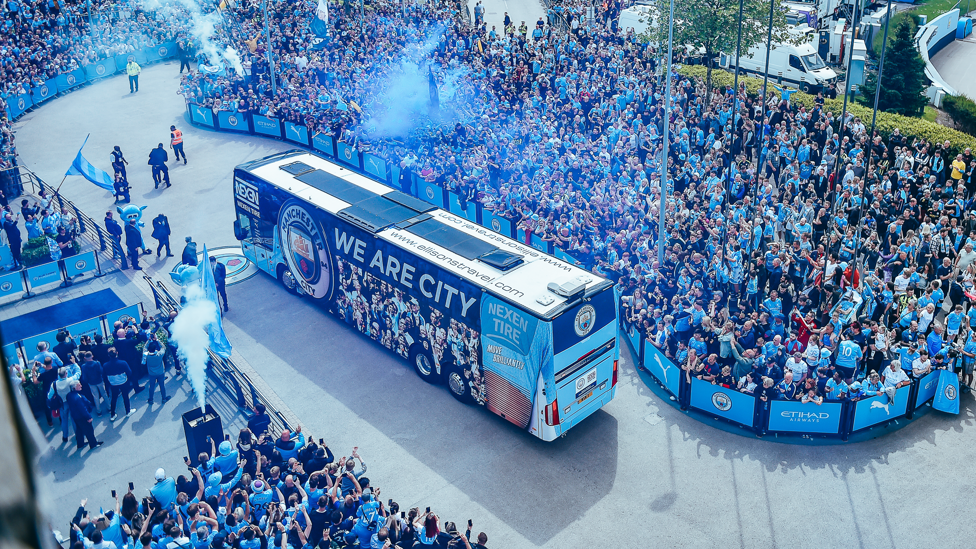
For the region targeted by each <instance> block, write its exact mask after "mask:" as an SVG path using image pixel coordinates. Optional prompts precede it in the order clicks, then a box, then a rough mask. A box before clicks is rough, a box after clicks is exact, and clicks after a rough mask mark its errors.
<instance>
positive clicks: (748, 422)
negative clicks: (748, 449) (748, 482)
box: [644, 345, 756, 427]
mask: <svg viewBox="0 0 976 549" xmlns="http://www.w3.org/2000/svg"><path fill="white" fill-rule="evenodd" d="M653 347H654V346H653V345H648V346H646V347H645V348H644V354H645V355H648V356H650V355H651V354H652V352H648V351H650V350H651V348H653ZM654 350H656V349H654ZM644 362H645V364H646V363H647V361H646V360H645V361H644ZM655 362H656V361H655ZM672 367H673V366H672ZM674 372H675V374H677V373H678V372H677V368H675V369H674ZM669 374H670V372H669ZM691 406H692V407H693V408H698V409H699V410H701V411H703V412H706V413H709V414H712V415H716V416H718V417H721V418H725V419H727V420H729V421H734V422H736V423H740V424H742V425H745V426H747V427H752V420H753V415H754V414H755V412H756V397H754V396H752V395H747V394H744V393H740V392H738V391H736V390H735V389H726V388H725V387H722V386H721V385H712V384H711V383H709V382H707V381H702V380H700V379H698V378H692V379H691Z"/></svg>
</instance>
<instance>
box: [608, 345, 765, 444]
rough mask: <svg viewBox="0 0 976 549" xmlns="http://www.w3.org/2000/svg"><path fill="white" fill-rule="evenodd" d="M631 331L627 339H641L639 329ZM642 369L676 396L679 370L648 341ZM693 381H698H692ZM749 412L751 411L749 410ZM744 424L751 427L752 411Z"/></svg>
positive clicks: (679, 381) (679, 377) (678, 386)
mask: <svg viewBox="0 0 976 549" xmlns="http://www.w3.org/2000/svg"><path fill="white" fill-rule="evenodd" d="M633 330H634V335H633V336H630V331H629V330H628V332H627V335H628V337H636V338H641V339H643V334H641V332H640V329H639V327H637V326H634V327H633ZM644 367H645V368H647V371H648V372H650V373H651V375H653V376H654V377H655V379H657V380H658V381H660V382H661V385H664V387H665V388H666V389H667V390H668V392H670V393H671V394H673V395H675V396H677V395H678V391H679V390H680V388H681V374H682V372H681V368H678V367H677V366H675V365H674V363H673V362H671V360H670V359H668V357H666V356H664V353H662V352H661V350H660V349H658V348H657V347H655V346H654V345H653V344H651V342H650V341H644ZM694 381H700V380H694ZM706 385H708V386H709V387H713V385H712V384H711V383H706ZM718 388H719V389H722V390H726V389H725V388H724V387H718ZM736 394H738V393H736ZM750 399H751V400H753V401H755V400H756V399H754V398H752V397H750ZM750 410H752V409H751V408H750ZM743 413H744V412H743ZM743 417H744V416H743ZM744 423H747V424H748V425H752V411H750V412H749V418H748V420H745V421H744Z"/></svg>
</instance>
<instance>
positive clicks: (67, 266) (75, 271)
mask: <svg viewBox="0 0 976 549" xmlns="http://www.w3.org/2000/svg"><path fill="white" fill-rule="evenodd" d="M96 268H97V265H96V264H95V252H94V251H91V252H85V253H83V254H79V255H76V256H73V257H69V258H67V259H65V260H64V272H66V273H67V274H68V276H69V277H72V276H78V275H80V274H83V273H87V272H89V271H94V270H95V269H96Z"/></svg>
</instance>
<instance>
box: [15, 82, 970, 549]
mask: <svg viewBox="0 0 976 549" xmlns="http://www.w3.org/2000/svg"><path fill="white" fill-rule="evenodd" d="M176 70H177V65H176V64H169V65H161V66H155V67H150V68H148V69H146V70H145V71H144V72H143V77H142V80H143V91H142V92H140V94H141V95H133V96H129V95H128V93H127V90H126V89H123V88H125V87H126V86H125V81H124V79H122V78H114V79H111V80H108V81H106V82H103V83H99V84H97V85H95V86H93V87H90V88H86V89H83V90H80V91H78V92H76V93H73V94H70V95H69V96H67V97H65V98H59V99H55V100H53V101H52V102H51V103H50V104H49V105H45V106H44V107H42V108H41V109H39V110H38V111H36V112H34V113H32V114H30V115H29V116H28V117H26V118H25V119H23V120H22V121H21V122H20V123H18V124H17V129H18V134H17V143H18V147H19V150H20V153H21V155H22V158H23V160H24V161H25V162H26V163H27V164H28V165H30V166H31V167H32V168H34V169H36V170H37V171H38V172H39V173H41V175H42V176H43V177H45V179H47V180H48V181H52V182H54V183H56V182H57V181H59V180H60V174H62V173H63V172H64V169H66V168H67V165H68V164H69V163H70V160H71V157H72V156H73V155H74V152H75V150H76V148H77V146H78V145H79V144H80V143H81V141H82V140H83V139H84V135H85V134H86V133H88V132H90V131H91V132H93V135H92V141H91V145H90V150H91V151H92V152H91V153H90V158H91V159H92V160H93V161H96V164H100V165H101V166H102V167H103V168H107V167H108V161H107V152H108V150H109V149H110V148H111V145H114V144H116V143H119V144H121V145H123V147H124V148H125V150H126V152H127V153H128V154H129V158H130V160H134V161H133V162H132V166H131V168H132V169H133V170H134V171H138V172H140V175H139V176H138V177H139V179H140V180H141V181H142V183H141V185H142V190H141V191H140V192H137V193H136V194H135V195H134V196H137V197H138V200H144V201H146V202H148V203H149V205H150V208H149V210H147V211H148V212H150V213H149V215H150V217H151V216H152V215H155V212H156V211H165V212H166V213H167V214H168V215H170V218H171V221H172V223H173V225H174V227H175V232H176V235H181V234H184V233H192V234H195V235H197V236H198V238H199V239H201V240H204V237H205V241H206V242H207V243H208V244H211V243H212V245H214V246H217V245H233V244H234V243H235V241H234V239H233V236H232V234H231V233H232V231H231V224H232V222H233V219H234V214H233V203H232V200H231V185H230V170H231V168H232V166H233V165H234V164H236V163H238V162H240V161H241V160H244V159H249V158H255V157H258V156H263V155H265V154H269V153H270V152H273V151H277V150H282V149H285V148H288V146H287V145H285V144H281V143H277V142H274V141H269V140H263V139H258V138H246V137H235V136H227V135H223V134H216V133H212V132H206V131H203V130H198V129H194V128H190V127H188V125H187V124H186V123H183V122H182V121H183V118H182V112H183V104H182V102H181V101H180V98H179V97H178V96H175V95H174V94H173V91H172V90H173V89H174V88H175V84H176V77H175V73H176ZM174 122H175V123H183V126H182V127H183V128H184V129H185V134H186V142H187V152H188V154H189V156H190V160H191V163H190V165H188V166H186V167H184V166H180V167H176V168H173V171H172V174H173V177H174V181H175V183H174V187H173V188H172V189H169V190H167V191H164V192H155V191H153V190H152V188H151V186H149V185H148V183H146V182H148V181H149V176H148V168H147V167H146V166H145V165H144V164H143V163H144V162H145V154H146V153H148V149H149V147H150V146H152V145H154V144H155V143H156V142H158V141H160V140H162V139H163V138H164V137H165V128H167V127H168V126H169V124H171V123H174ZM88 150H89V149H88V148H86V151H88ZM129 150H132V151H133V152H131V153H130V152H128V151H129ZM99 155H101V156H99ZM99 160H100V162H99ZM147 187H148V188H147ZM93 189H94V188H93V187H91V186H90V184H88V183H85V182H82V181H80V180H73V181H71V182H69V183H66V184H65V188H64V193H65V194H66V195H67V196H69V197H70V198H72V199H77V200H78V202H79V204H80V205H81V206H82V207H83V208H85V209H86V210H88V211H90V212H91V213H92V214H93V215H96V214H98V213H99V212H101V211H104V209H105V208H106V207H107V206H109V205H111V198H110V197H106V196H105V194H104V193H102V192H101V191H97V192H96V190H93ZM97 217H99V218H100V217H101V216H100V215H97ZM167 265H168V264H167ZM228 296H229V298H230V304H231V312H230V313H229V315H228V316H227V318H226V321H225V326H226V328H227V332H228V337H229V338H230V340H231V342H232V343H233V344H234V345H235V349H236V350H237V351H239V352H240V353H241V354H242V355H243V356H244V357H246V358H247V359H248V361H249V362H250V363H251V365H252V366H253V367H254V368H255V369H256V370H257V371H258V372H259V373H260V375H261V376H263V378H264V380H265V381H266V382H267V383H269V384H270V385H271V387H272V388H273V389H274V390H275V391H276V392H277V393H278V395H279V396H280V397H281V398H283V399H284V401H285V402H286V403H287V404H288V405H289V406H290V407H291V409H292V411H294V412H295V413H296V414H297V415H298V417H299V418H301V420H302V421H303V423H304V424H305V426H306V428H307V429H308V430H309V431H310V432H312V433H314V434H315V436H323V437H327V439H328V441H329V443H330V444H331V446H332V447H333V449H334V451H335V452H336V453H337V454H338V455H342V454H347V453H348V452H349V450H350V449H351V447H352V446H353V445H358V446H359V447H360V449H361V452H362V454H363V456H364V457H365V458H366V460H367V462H368V463H369V464H370V475H369V476H370V478H371V479H372V480H373V482H374V483H375V484H376V485H379V486H380V487H382V489H383V493H384V495H386V494H389V496H391V497H393V498H394V499H396V500H397V501H398V502H399V503H400V504H401V507H410V506H414V505H419V506H421V507H424V506H427V505H431V506H432V508H433V509H434V510H435V511H436V512H439V513H440V514H441V515H442V516H443V517H444V518H446V519H450V520H454V521H456V522H463V521H465V520H466V519H467V518H473V519H474V520H475V522H476V526H475V527H476V529H484V530H485V531H486V532H488V533H489V535H490V537H491V544H490V546H492V547H503V548H522V547H536V546H543V547H570V548H576V547H583V548H587V547H604V546H625V545H626V546H630V545H634V544H635V540H639V541H638V542H637V543H638V544H640V545H642V546H669V547H670V546H675V547H702V546H714V545H733V546H742V547H745V546H749V547H768V546H780V545H782V546H794V547H812V546H818V547H819V546H824V545H826V546H858V547H893V546H896V545H899V546H906V547H916V546H924V545H930V544H931V542H930V540H934V539H938V540H939V542H940V544H941V545H943V546H946V547H963V546H971V545H972V542H971V539H970V538H971V535H970V533H969V531H968V529H967V528H964V526H963V525H962V524H964V522H963V521H964V519H963V518H961V517H960V514H961V513H960V511H961V510H963V509H968V507H969V504H970V501H971V494H972V492H973V489H974V481H973V477H972V475H971V474H969V471H968V467H969V464H970V463H972V462H973V460H974V458H976V451H974V449H973V444H972V441H973V437H974V434H976V405H974V401H973V399H972V398H971V397H965V398H964V399H963V410H962V414H961V415H959V416H945V415H942V414H938V413H932V414H928V415H926V416H925V417H923V418H922V419H920V420H918V421H916V422H915V423H914V424H912V425H910V426H908V427H906V428H905V429H902V430H900V431H898V432H896V433H894V434H891V435H888V436H886V437H884V438H881V439H877V440H874V441H869V442H865V443H861V444H857V445H853V446H843V447H812V446H793V445H784V444H776V443H774V442H771V441H769V440H756V439H754V438H745V437H740V436H737V435H734V434H730V433H726V432H723V431H720V430H718V429H714V428H712V427H710V426H709V425H707V424H704V423H700V422H697V421H694V420H692V419H690V418H688V417H686V416H684V415H683V414H681V413H680V412H678V411H676V410H674V409H673V408H671V407H670V406H668V405H667V404H665V403H663V402H661V401H660V400H659V399H658V398H657V397H656V396H654V394H653V393H652V392H651V391H650V390H649V389H647V387H646V386H645V385H644V383H643V382H642V381H641V379H640V378H639V377H638V375H637V373H636V371H635V369H634V367H633V365H632V362H631V357H630V354H629V352H624V354H623V357H622V359H623V360H622V361H621V378H620V384H619V385H618V391H617V398H616V399H615V400H614V401H613V402H612V403H610V404H609V405H608V406H606V407H605V408H604V409H603V410H601V411H600V412H598V413H596V414H594V415H593V416H592V417H590V418H589V419H587V420H586V421H585V422H583V424H581V425H580V426H578V427H576V428H575V429H574V430H573V431H571V432H570V433H569V435H568V436H567V437H565V438H563V439H560V440H557V441H555V442H553V443H543V442H540V441H538V440H535V439H533V438H531V437H529V436H527V435H526V434H525V433H523V432H520V431H519V430H517V429H516V428H514V427H513V426H512V425H510V424H509V423H507V422H505V421H503V420H501V419H500V418H497V417H495V416H492V415H490V414H489V413H487V412H486V411H485V410H483V409H480V408H469V407H464V406H462V405H460V404H458V403H457V402H455V401H454V400H453V399H452V398H451V397H450V396H449V395H448V394H447V392H446V391H445V390H444V389H443V388H441V387H435V386H430V385H427V384H425V383H423V382H422V381H420V380H419V379H417V378H416V376H415V375H414V374H413V373H412V370H410V369H409V368H408V366H407V365H406V364H405V363H403V362H402V361H400V360H399V359H397V358H396V357H394V356H393V355H391V354H389V353H388V352H387V351H386V350H384V349H382V348H380V347H378V346H377V345H375V344H373V343H372V342H371V341H368V340H366V339H365V338H363V337H361V336H360V335H359V334H357V333H353V332H350V331H349V330H348V329H347V328H346V327H345V325H343V324H342V323H340V322H338V321H337V320H335V319H333V318H332V317H329V316H327V315H325V314H323V313H322V312H321V311H319V310H317V309H316V308H315V307H314V306H313V305H311V304H310V303H308V302H306V301H303V300H302V299H300V298H298V297H294V296H291V295H289V294H286V293H285V292H284V291H283V290H282V289H280V288H279V287H278V286H277V284H276V282H274V281H273V280H272V279H271V278H270V277H267V276H264V275H259V276H256V277H254V278H252V279H250V280H248V281H246V282H244V283H241V284H239V285H236V286H233V287H230V288H228ZM181 401H182V399H181ZM174 402H175V401H174ZM171 404H173V403H171ZM176 412H177V410H172V412H170V411H169V410H167V411H166V412H165V413H164V414H162V415H161V416H160V417H159V418H157V421H159V420H162V419H166V418H167V416H168V417H169V419H172V420H173V421H174V422H175V421H176V420H177V419H178V414H177V413H176ZM159 428H160V429H166V430H167V431H166V433H167V434H166V435H165V438H163V439H159V440H165V441H166V445H165V446H163V447H162V448H160V447H158V446H157V444H158V442H157V435H155V434H154V433H155V431H144V430H141V429H133V430H131V433H130V432H128V431H124V434H125V438H122V439H121V440H117V441H116V442H115V443H114V444H115V445H118V444H126V443H127V444H126V446H125V450H124V452H125V453H119V454H114V451H115V450H114V446H113V447H110V448H106V449H103V450H101V451H105V452H106V454H109V452H108V451H112V452H113V453H112V454H109V455H117V456H118V457H119V459H118V460H114V461H113V460H107V461H106V460H99V461H94V460H91V461H90V462H89V463H83V462H78V463H73V462H72V463H70V470H69V471H67V475H68V476H69V477H70V478H71V479H76V482H77V483H76V484H71V485H66V484H64V482H65V481H64V480H63V479H64V475H63V474H62V473H59V471H57V470H52V468H57V467H60V466H61V465H60V463H61V462H60V461H58V462H55V461H52V460H43V459H42V461H41V463H40V467H41V477H42V478H41V480H42V483H43V484H44V485H45V486H47V487H48V489H49V493H51V494H54V497H55V498H57V499H56V501H55V503H56V504H58V505H60V506H61V507H62V508H64V507H65V506H68V507H69V509H68V512H69V513H70V509H73V507H70V506H73V505H75V504H76V501H74V500H76V499H79V497H80V492H81V491H82V487H84V488H85V489H86V490H89V491H87V492H86V493H87V494H88V495H90V496H91V497H92V505H95V506H97V505H105V506H107V505H108V504H109V501H108V495H107V493H108V489H109V486H108V485H107V484H105V482H104V480H103V479H106V478H112V479H117V480H119V481H121V480H123V479H128V478H129V477H134V476H136V475H138V478H134V480H138V479H148V478H151V475H152V473H153V471H154V470H155V467H156V466H157V465H156V463H157V462H158V460H159V459H163V458H165V459H166V461H167V462H173V461H174V460H175V459H178V457H179V454H180V453H181V452H180V451H179V450H178V448H179V442H178V440H179V439H178V437H179V434H178V430H179V427H178V424H176V423H173V424H172V426H171V427H169V426H166V425H160V427H159ZM128 437H131V438H128ZM106 450H108V451H106ZM119 451H120V452H122V450H119ZM157 453H159V454H161V455H160V456H159V459H156V458H155V456H156V454H157ZM113 467H114V468H115V469H114V470H113V469H112V468H113ZM173 467H175V465H173ZM123 471H124V472H123ZM81 479H85V480H84V482H83V483H82V481H81ZM116 484H117V483H116ZM100 486H101V487H102V488H104V490H103V491H104V493H101V492H100V491H99V490H100V488H99V487H100ZM963 516H964V515H963Z"/></svg>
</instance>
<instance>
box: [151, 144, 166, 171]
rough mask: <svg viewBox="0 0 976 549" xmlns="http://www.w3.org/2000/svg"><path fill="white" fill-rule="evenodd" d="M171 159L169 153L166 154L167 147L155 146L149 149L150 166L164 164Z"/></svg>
mask: <svg viewBox="0 0 976 549" xmlns="http://www.w3.org/2000/svg"><path fill="white" fill-rule="evenodd" d="M168 160H169V155H168V154H166V149H160V148H158V147H157V148H155V149H153V150H151V151H149V165H150V166H164V165H166V162H167V161H168Z"/></svg>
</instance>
